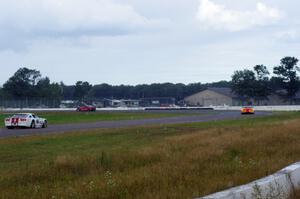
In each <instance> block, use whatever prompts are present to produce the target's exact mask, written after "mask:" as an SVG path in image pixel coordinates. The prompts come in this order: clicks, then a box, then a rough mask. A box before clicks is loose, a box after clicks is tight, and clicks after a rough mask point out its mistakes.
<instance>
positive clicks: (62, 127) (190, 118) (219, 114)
mask: <svg viewBox="0 0 300 199" xmlns="http://www.w3.org/2000/svg"><path fill="white" fill-rule="evenodd" d="M189 113H190V112H189ZM193 113H194V114H193V115H187V116H176V117H168V118H156V119H139V120H122V121H100V122H93V123H76V124H59V125H51V124H49V126H48V128H46V129H6V128H1V129H0V137H2V138H4V137H14V136H26V135H39V134H51V133H65V132H71V131H83V130H91V129H101V128H122V127H136V126H147V125H162V124H183V123H195V122H208V121H218V120H227V119H238V118H243V117H258V116H266V115H271V114H272V113H271V112H256V113H255V115H241V114H240V112H239V111H199V112H198V113H199V115H195V113H197V112H193Z"/></svg>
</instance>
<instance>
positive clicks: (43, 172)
mask: <svg viewBox="0 0 300 199" xmlns="http://www.w3.org/2000/svg"><path fill="white" fill-rule="evenodd" d="M250 121H251V122H252V123H253V124H254V125H247V122H243V124H240V125H239V124H235V125H223V126H219V127H210V128H205V129H201V128H195V127H193V128H189V127H179V126H167V127H155V128H133V129H124V130H111V131H109V133H110V134H106V133H104V134H101V133H100V134H99V132H93V133H91V134H88V135H86V134H80V135H77V134H74V135H72V136H73V138H72V139H73V140H72V141H70V140H69V139H70V136H69V135H64V136H57V137H55V138H53V137H51V136H48V137H42V138H38V137H34V138H26V139H25V140H26V141H20V140H18V141H16V140H15V139H10V140H1V141H0V144H1V143H2V144H5V145H7V146H8V144H10V143H11V144H15V146H16V147H20V146H19V145H29V146H31V145H32V144H36V143H37V142H40V143H44V142H43V139H44V140H45V139H46V140H47V142H45V143H46V144H42V145H41V146H39V145H35V146H36V150H40V153H29V152H28V153H26V152H25V153H23V154H21V155H20V153H22V152H20V150H16V151H14V152H10V154H15V155H16V157H18V158H16V160H13V161H12V160H11V159H10V158H12V157H10V158H9V157H6V158H8V160H9V161H10V162H9V163H7V164H3V165H2V166H1V164H0V168H2V171H0V174H1V177H0V188H1V193H0V197H1V198H105V199H114V198H128V199H129V198H130V199H131V198H143V199H148V198H149V199H150V198H151V199H158V198H178V199H182V198H193V197H198V196H203V195H206V194H209V193H212V192H215V191H220V190H223V189H226V188H229V187H232V186H236V185H240V184H244V183H248V182H250V181H252V180H255V179H257V178H261V177H263V176H266V175H269V174H271V173H274V172H276V171H277V170H279V169H281V168H283V167H285V166H287V165H289V164H291V163H293V162H296V161H299V160H300V119H299V118H294V119H283V120H280V121H279V120H276V121H268V122H265V123H264V122H257V123H256V122H255V121H254V122H253V121H252V120H249V122H250ZM233 123H234V122H233ZM216 124H217V123H216ZM216 126H217V125H216ZM177 127H178V128H177ZM113 131H117V132H113ZM114 133H115V134H114ZM126 133H127V134H128V136H125V137H124V134H126ZM76 136H77V137H78V138H81V139H82V141H80V139H79V140H77V141H76V142H75V141H74V139H75V138H74V137H76ZM80 136H83V137H80ZM84 136H90V137H93V136H96V137H94V139H91V140H89V141H86V140H85V139H86V138H85V137H84ZM97 136H99V137H97ZM118 136H121V137H118ZM96 138H97V139H98V140H97V139H96ZM31 139H32V140H31ZM63 139H66V140H67V141H66V142H62V140H63ZM106 139H107V140H106ZM111 139H113V140H114V141H111ZM49 140H50V141H51V144H53V143H55V142H60V145H62V146H63V148H65V151H63V150H61V151H54V149H53V148H52V147H50V146H52V145H51V144H49V143H50V141H49ZM103 140H106V141H105V142H104V141H103ZM48 142H49V143H48ZM107 142H109V143H110V144H109V145H107V146H105V147H103V146H104V145H105V143H107ZM86 143H91V145H86ZM70 145H72V146H73V147H70ZM11 150H12V149H11ZM32 154H34V155H32ZM49 154H51V155H49ZM24 155H32V156H31V157H30V158H28V159H26V160H24V161H21V160H20V157H23V156H24ZM4 157H5V156H4V154H3V153H0V161H5V158H4ZM8 165H9V166H8Z"/></svg>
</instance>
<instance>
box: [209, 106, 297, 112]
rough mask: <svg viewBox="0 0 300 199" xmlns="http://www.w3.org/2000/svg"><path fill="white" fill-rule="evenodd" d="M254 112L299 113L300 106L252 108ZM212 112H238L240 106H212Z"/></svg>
mask: <svg viewBox="0 0 300 199" xmlns="http://www.w3.org/2000/svg"><path fill="white" fill-rule="evenodd" d="M253 107H254V109H255V110H256V111H300V105H286V106H253ZM213 108H214V110H229V111H230V110H231V111H239V110H241V108H242V106H213Z"/></svg>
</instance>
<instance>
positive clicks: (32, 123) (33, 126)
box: [30, 121, 35, 129]
mask: <svg viewBox="0 0 300 199" xmlns="http://www.w3.org/2000/svg"><path fill="white" fill-rule="evenodd" d="M30 128H32V129H35V122H34V121H32V122H31V125H30Z"/></svg>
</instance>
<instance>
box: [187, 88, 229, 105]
mask: <svg viewBox="0 0 300 199" xmlns="http://www.w3.org/2000/svg"><path fill="white" fill-rule="evenodd" d="M184 101H185V103H187V104H188V105H190V106H211V105H213V106H220V105H232V98H230V97H228V96H226V95H222V94H219V93H216V92H214V91H210V90H205V91H202V92H199V93H196V94H194V95H192V96H189V97H186V98H184Z"/></svg>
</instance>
